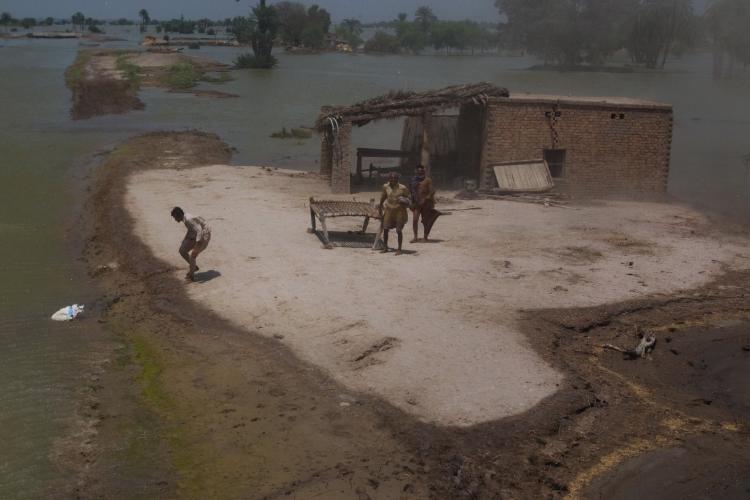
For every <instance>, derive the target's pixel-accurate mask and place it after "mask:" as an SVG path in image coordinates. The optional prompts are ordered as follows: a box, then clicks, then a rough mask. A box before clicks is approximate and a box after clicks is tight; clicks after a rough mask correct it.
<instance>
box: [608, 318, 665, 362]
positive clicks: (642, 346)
mask: <svg viewBox="0 0 750 500" xmlns="http://www.w3.org/2000/svg"><path fill="white" fill-rule="evenodd" d="M635 333H636V335H637V336H638V338H639V339H640V340H639V342H638V345H636V346H635V347H634V348H632V349H623V348H622V347H618V346H616V345H612V344H604V345H603V346H602V349H610V350H613V351H617V352H621V353H623V354H624V355H625V357H626V359H639V358H645V357H646V356H648V355H649V354H650V353H651V352H652V351H653V350H654V348H655V347H656V336H655V335H654V334H653V333H648V332H642V331H641V329H640V328H639V327H637V326H636V327H635Z"/></svg>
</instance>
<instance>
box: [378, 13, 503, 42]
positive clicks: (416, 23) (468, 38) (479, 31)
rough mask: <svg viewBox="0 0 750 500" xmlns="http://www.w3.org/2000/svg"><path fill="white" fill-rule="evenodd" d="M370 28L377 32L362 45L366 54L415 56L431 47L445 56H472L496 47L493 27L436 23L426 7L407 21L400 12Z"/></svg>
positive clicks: (469, 23)
mask: <svg viewBox="0 0 750 500" xmlns="http://www.w3.org/2000/svg"><path fill="white" fill-rule="evenodd" d="M371 26H372V27H374V28H379V29H377V31H376V32H375V34H374V35H373V37H372V38H371V39H370V40H368V41H367V43H365V50H366V51H369V52H384V53H398V52H406V53H411V54H419V53H421V52H423V51H424V50H425V49H428V48H432V49H434V50H445V51H446V53H450V52H451V51H454V52H466V51H470V52H472V53H474V52H475V51H477V50H478V51H480V52H484V51H486V50H489V49H493V48H497V47H498V46H499V43H498V42H499V39H498V31H497V26H496V25H492V24H483V23H478V22H475V21H469V20H466V21H445V20H440V19H438V17H437V16H436V15H435V13H434V12H433V11H432V9H431V8H430V7H427V6H422V7H419V8H418V9H417V10H416V12H415V13H414V16H413V18H412V19H411V20H410V19H409V16H408V14H406V13H400V14H399V15H398V17H397V18H396V19H395V20H393V21H390V22H385V23H378V24H375V25H371ZM383 28H385V29H383Z"/></svg>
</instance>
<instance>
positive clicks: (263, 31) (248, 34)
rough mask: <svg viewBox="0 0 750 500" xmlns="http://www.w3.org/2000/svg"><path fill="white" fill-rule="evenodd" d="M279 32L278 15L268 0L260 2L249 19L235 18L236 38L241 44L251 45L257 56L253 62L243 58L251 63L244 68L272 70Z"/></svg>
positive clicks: (233, 28) (234, 30)
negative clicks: (268, 3) (275, 43)
mask: <svg viewBox="0 0 750 500" xmlns="http://www.w3.org/2000/svg"><path fill="white" fill-rule="evenodd" d="M238 1H239V0H238ZM278 30H279V17H278V13H277V12H276V9H275V8H274V7H272V6H269V5H266V0H260V2H259V3H258V5H256V6H255V7H253V9H252V12H251V15H250V17H249V18H244V17H239V18H235V20H234V21H233V23H232V32H233V33H234V36H235V37H236V38H237V41H238V42H240V43H249V44H250V45H251V46H252V48H253V54H255V57H254V59H252V60H250V59H248V58H247V57H243V58H242V60H243V61H250V62H247V63H245V64H243V66H251V67H256V68H272V67H274V66H275V65H276V58H275V57H273V55H272V54H271V52H272V51H273V42H274V39H275V38H276V33H277V32H278ZM238 61H239V59H238ZM238 66H239V64H238Z"/></svg>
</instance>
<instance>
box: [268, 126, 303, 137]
mask: <svg viewBox="0 0 750 500" xmlns="http://www.w3.org/2000/svg"><path fill="white" fill-rule="evenodd" d="M271 137H273V138H274V139H309V138H310V137H312V130H310V129H309V128H293V129H291V130H287V129H286V127H282V128H281V130H279V131H278V132H274V133H273V134H271Z"/></svg>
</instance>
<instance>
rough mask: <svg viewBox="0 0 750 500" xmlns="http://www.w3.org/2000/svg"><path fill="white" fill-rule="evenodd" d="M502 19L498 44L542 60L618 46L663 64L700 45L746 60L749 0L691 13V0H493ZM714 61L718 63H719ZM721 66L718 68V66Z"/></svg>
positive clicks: (585, 60) (597, 58) (639, 59)
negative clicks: (674, 56)
mask: <svg viewBox="0 0 750 500" xmlns="http://www.w3.org/2000/svg"><path fill="white" fill-rule="evenodd" d="M495 5H496V6H497V8H498V10H499V12H500V13H501V14H502V15H504V16H505V18H506V19H507V21H506V22H504V23H502V24H501V25H500V28H499V36H500V43H501V44H502V45H503V46H505V47H507V48H515V49H520V50H525V51H528V52H529V53H531V54H533V55H536V56H538V57H539V58H540V59H542V60H543V61H544V63H545V64H547V65H554V66H563V67H575V66H580V65H602V64H605V63H606V62H607V61H608V60H609V59H610V58H611V57H612V56H613V55H614V54H615V53H616V52H619V51H623V50H624V51H626V52H627V54H628V55H629V57H630V58H631V60H632V62H633V63H635V64H641V65H644V66H646V67H647V68H663V67H664V66H665V64H666V62H667V60H668V59H669V58H670V56H673V55H679V54H681V53H684V52H686V51H687V50H691V49H694V48H696V47H698V46H701V45H708V46H711V47H713V49H714V51H715V54H716V57H717V58H718V59H720V60H723V58H724V56H725V55H726V56H727V59H729V63H730V67H731V65H732V64H734V62H741V63H743V64H744V65H747V64H748V59H749V58H750V30H749V29H748V27H750V0H714V1H713V2H711V4H710V5H709V8H708V9H707V11H706V12H705V13H704V14H703V15H702V16H699V15H697V14H696V13H695V12H694V9H693V2H692V1H691V0H495ZM720 65H721V64H720ZM720 72H721V71H720Z"/></svg>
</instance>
